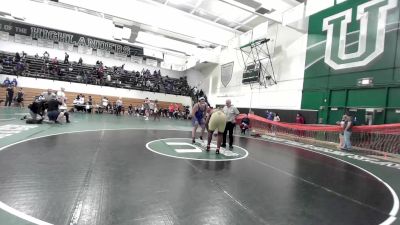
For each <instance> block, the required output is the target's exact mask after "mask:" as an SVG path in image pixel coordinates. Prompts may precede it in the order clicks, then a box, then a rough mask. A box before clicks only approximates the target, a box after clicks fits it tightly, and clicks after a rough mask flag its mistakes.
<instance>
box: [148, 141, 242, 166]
mask: <svg viewBox="0 0 400 225" xmlns="http://www.w3.org/2000/svg"><path fill="white" fill-rule="evenodd" d="M210 146H211V150H210V151H208V152H207V151H206V143H205V141H196V143H194V144H192V139H190V138H166V139H158V140H154V141H150V142H148V143H147V144H146V148H147V149H148V150H150V151H152V152H155V153H157V154H160V155H164V156H168V157H173V158H178V159H189V160H201V161H232V160H239V159H244V158H246V157H247V156H248V154H249V153H248V151H247V150H246V149H244V148H242V147H239V146H236V145H234V146H233V149H227V148H221V149H220V154H216V151H215V150H216V147H217V146H216V143H215V142H212V143H211V145H210Z"/></svg>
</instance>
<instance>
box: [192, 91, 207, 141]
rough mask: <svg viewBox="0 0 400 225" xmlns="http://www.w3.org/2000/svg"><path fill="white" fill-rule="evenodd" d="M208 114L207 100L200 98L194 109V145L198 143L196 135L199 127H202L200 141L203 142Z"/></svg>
mask: <svg viewBox="0 0 400 225" xmlns="http://www.w3.org/2000/svg"><path fill="white" fill-rule="evenodd" d="M206 112H207V104H206V100H205V98H204V97H201V98H199V102H198V103H196V104H195V105H194V106H193V109H192V126H193V130H192V143H193V144H194V143H196V141H195V139H196V136H195V135H196V131H197V128H198V127H199V126H200V127H201V136H200V140H203V135H204V130H205V125H206V121H205V116H206Z"/></svg>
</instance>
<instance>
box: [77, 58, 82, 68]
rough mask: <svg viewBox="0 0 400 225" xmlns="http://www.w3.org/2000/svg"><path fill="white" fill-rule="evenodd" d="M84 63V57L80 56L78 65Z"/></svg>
mask: <svg viewBox="0 0 400 225" xmlns="http://www.w3.org/2000/svg"><path fill="white" fill-rule="evenodd" d="M82 64H83V60H82V57H79V61H78V65H81V66H82Z"/></svg>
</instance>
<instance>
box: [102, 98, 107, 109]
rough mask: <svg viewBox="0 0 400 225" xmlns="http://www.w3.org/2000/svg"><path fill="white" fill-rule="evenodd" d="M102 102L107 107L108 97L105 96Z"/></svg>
mask: <svg viewBox="0 0 400 225" xmlns="http://www.w3.org/2000/svg"><path fill="white" fill-rule="evenodd" d="M101 102H102V106H103V107H104V108H105V107H107V105H108V99H107V98H106V97H103V99H102V100H101Z"/></svg>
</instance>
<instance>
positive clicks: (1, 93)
mask: <svg viewBox="0 0 400 225" xmlns="http://www.w3.org/2000/svg"><path fill="white" fill-rule="evenodd" d="M23 91H24V104H25V106H27V105H28V104H30V103H31V102H32V101H33V99H34V97H35V96H39V95H40V94H41V93H43V92H46V91H47V89H37V88H23ZM79 94H80V93H76V92H67V91H66V92H65V96H66V97H67V99H68V100H67V104H68V105H67V106H68V108H69V109H70V108H73V107H74V105H73V104H72V102H73V100H74V99H75V98H76V96H77V95H79ZM14 95H15V96H16V94H14ZM89 95H90V96H92V99H93V105H97V104H99V105H101V99H102V97H103V96H101V95H94V94H86V95H85V100H87V99H88V97H89ZM5 98H6V88H5V87H1V88H0V99H5ZM107 98H108V101H109V103H113V102H116V101H117V99H118V97H113V96H107ZM143 101H144V99H138V98H122V102H123V105H124V107H125V109H126V111H127V108H128V106H129V105H130V104H132V106H134V107H135V106H141V105H142V104H143ZM171 103H173V104H175V102H164V101H159V102H158V106H159V107H160V109H168V106H169V105H170V104H171ZM3 104H4V103H3ZM177 104H178V105H179V109H180V110H184V107H183V106H182V104H179V103H177Z"/></svg>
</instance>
